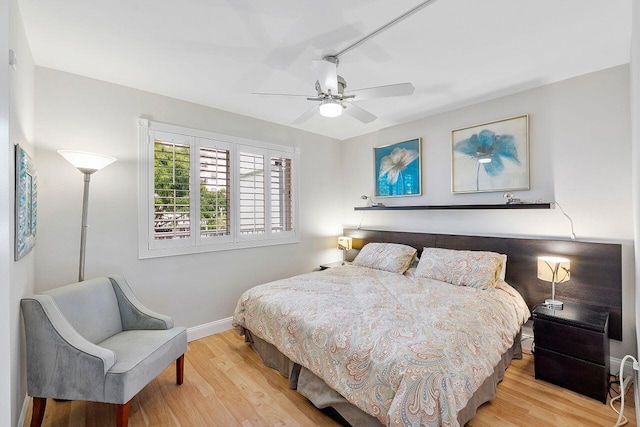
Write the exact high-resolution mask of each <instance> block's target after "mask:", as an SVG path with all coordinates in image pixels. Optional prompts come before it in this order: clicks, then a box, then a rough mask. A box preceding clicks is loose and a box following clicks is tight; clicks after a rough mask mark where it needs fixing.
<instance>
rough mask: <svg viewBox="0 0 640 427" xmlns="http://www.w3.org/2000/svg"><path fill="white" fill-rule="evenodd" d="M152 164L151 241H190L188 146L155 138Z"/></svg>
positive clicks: (189, 149)
mask: <svg viewBox="0 0 640 427" xmlns="http://www.w3.org/2000/svg"><path fill="white" fill-rule="evenodd" d="M167 139H168V138H167ZM153 162H154V168H153V194H154V197H153V239H154V240H156V241H162V240H176V239H189V238H191V203H190V198H191V190H190V186H191V172H190V171H191V146H190V145H189V144H188V143H182V142H181V143H177V142H173V141H167V140H163V139H158V138H155V139H154V142H153Z"/></svg>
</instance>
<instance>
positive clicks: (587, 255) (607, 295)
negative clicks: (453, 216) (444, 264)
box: [344, 228, 622, 341]
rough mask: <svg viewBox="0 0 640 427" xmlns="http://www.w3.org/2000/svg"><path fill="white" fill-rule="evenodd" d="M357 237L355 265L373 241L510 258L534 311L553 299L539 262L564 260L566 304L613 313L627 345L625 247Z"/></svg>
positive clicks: (616, 332) (614, 328)
mask: <svg viewBox="0 0 640 427" xmlns="http://www.w3.org/2000/svg"><path fill="white" fill-rule="evenodd" d="M344 235H345V236H349V237H352V238H353V249H354V250H353V251H349V253H348V254H347V259H349V260H352V259H353V258H354V257H355V255H356V254H357V250H358V249H361V248H362V247H363V246H364V245H365V244H367V243H369V242H385V243H404V244H406V245H410V246H413V247H415V248H416V249H418V254H420V253H421V252H422V248H423V247H436V248H445V249H458V250H464V249H466V250H475V251H492V252H499V253H501V254H506V255H507V274H506V282H507V283H509V284H510V285H511V286H513V287H514V288H515V289H517V290H518V292H520V294H522V296H523V297H524V299H525V301H526V302H527V305H528V306H529V309H533V307H534V306H536V305H538V304H540V303H541V302H543V301H544V300H545V298H551V284H550V283H548V282H543V281H541V280H539V279H538V277H537V257H538V256H540V255H557V256H564V257H567V258H569V259H570V260H571V280H570V281H568V282H566V283H562V284H560V285H557V286H556V296H557V298H558V299H560V300H561V301H572V302H577V303H580V304H584V305H588V306H594V307H605V308H607V309H609V313H610V317H609V337H610V338H612V339H616V340H619V341H621V340H622V246H621V245H619V244H612V243H588V242H576V241H569V240H542V239H519V238H505V237H480V236H459V235H450V234H428V233H409V232H399V231H380V230H362V229H356V228H346V229H344Z"/></svg>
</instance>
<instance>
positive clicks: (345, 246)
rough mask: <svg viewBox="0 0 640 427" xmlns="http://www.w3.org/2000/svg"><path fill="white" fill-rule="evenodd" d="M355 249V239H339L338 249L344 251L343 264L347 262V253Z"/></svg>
mask: <svg viewBox="0 0 640 427" xmlns="http://www.w3.org/2000/svg"><path fill="white" fill-rule="evenodd" d="M352 248H353V239H352V238H351V237H345V236H340V237H338V249H341V250H342V264H343V265H344V263H345V262H346V261H347V251H348V250H351V249H352Z"/></svg>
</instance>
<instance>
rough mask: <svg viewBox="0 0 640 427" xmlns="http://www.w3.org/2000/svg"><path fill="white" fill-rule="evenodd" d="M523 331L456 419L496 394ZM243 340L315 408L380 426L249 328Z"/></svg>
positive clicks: (357, 424)
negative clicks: (329, 409)
mask: <svg viewBox="0 0 640 427" xmlns="http://www.w3.org/2000/svg"><path fill="white" fill-rule="evenodd" d="M521 334H522V331H520V333H518V335H517V336H516V338H515V339H514V343H513V346H512V347H511V348H510V349H509V350H507V351H506V353H504V354H503V355H502V358H501V360H500V362H498V364H497V365H496V366H495V367H494V368H493V375H491V376H490V377H488V378H487V379H486V380H485V381H484V383H482V385H481V386H480V388H479V389H478V390H477V391H476V392H475V393H474V394H473V396H471V399H469V402H468V403H467V406H465V407H464V408H462V409H461V410H460V411H458V422H459V423H460V425H461V426H463V425H465V424H466V423H467V422H468V421H469V420H471V418H473V417H474V416H475V414H476V411H477V409H478V408H479V407H480V405H482V404H483V403H485V402H488V401H489V400H491V399H493V398H494V397H495V395H496V386H497V385H498V383H499V382H500V381H502V379H503V378H504V371H505V370H506V369H507V368H508V367H509V365H510V364H511V360H512V359H522V346H521V343H520V338H521ZM244 336H245V341H246V342H248V343H250V344H251V347H252V348H253V349H254V350H255V352H256V353H258V355H259V356H260V359H262V363H264V365H265V366H268V367H270V368H273V369H276V370H277V371H279V372H280V373H281V374H282V375H283V376H284V377H285V378H288V379H289V388H291V389H293V390H297V391H298V393H300V394H302V395H303V396H304V397H306V398H307V399H309V400H310V401H311V403H313V404H314V406H315V407H317V408H321V409H322V408H328V407H331V408H333V409H334V410H335V411H336V412H338V414H340V416H341V417H342V418H344V419H345V420H346V421H347V422H348V423H349V424H350V425H351V426H353V427H361V426H362V427H365V426H367V427H368V426H381V425H382V424H381V423H380V421H379V420H378V419H377V418H375V417H374V416H372V415H369V414H367V413H366V412H364V411H363V410H361V409H360V408H358V407H357V406H355V405H353V404H351V403H350V402H349V401H347V400H346V399H345V398H344V397H342V395H340V394H339V393H338V392H337V391H335V390H334V389H332V388H331V387H329V386H328V385H327V384H326V383H325V382H324V381H323V380H322V379H321V378H319V377H318V376H316V375H315V374H314V373H312V372H311V371H309V370H308V369H306V368H305V367H302V366H300V365H298V364H297V363H294V362H292V361H291V360H289V359H288V358H287V357H286V356H285V355H284V354H282V353H280V351H279V350H278V349H277V348H276V347H275V346H274V345H272V344H269V343H268V342H266V341H264V340H263V339H261V338H259V337H257V336H255V335H253V334H252V333H251V331H250V330H248V329H244Z"/></svg>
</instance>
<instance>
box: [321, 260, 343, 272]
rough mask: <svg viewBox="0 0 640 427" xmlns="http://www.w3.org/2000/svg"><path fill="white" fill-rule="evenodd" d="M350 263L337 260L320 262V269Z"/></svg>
mask: <svg viewBox="0 0 640 427" xmlns="http://www.w3.org/2000/svg"><path fill="white" fill-rule="evenodd" d="M347 264H350V262H349V261H344V262H342V261H336V262H328V263H326V264H320V270H326V269H327V268H333V267H342V266H343V265H347Z"/></svg>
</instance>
